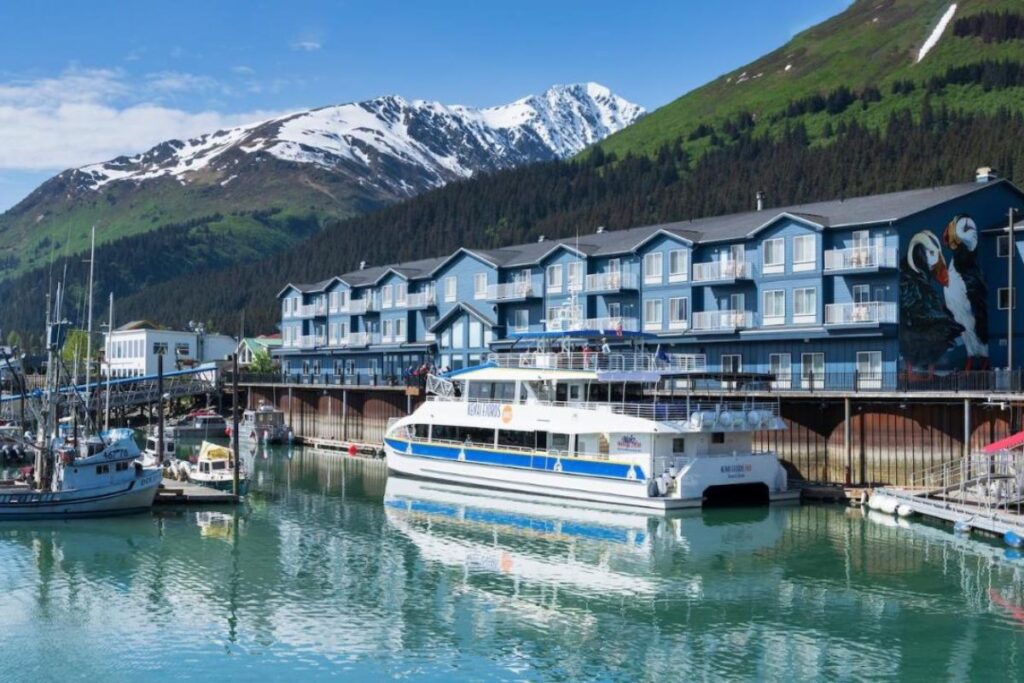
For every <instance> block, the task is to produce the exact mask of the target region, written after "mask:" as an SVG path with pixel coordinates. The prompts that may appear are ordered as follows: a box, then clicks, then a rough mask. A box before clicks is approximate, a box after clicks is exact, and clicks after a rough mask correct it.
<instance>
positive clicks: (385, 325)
mask: <svg viewBox="0 0 1024 683" xmlns="http://www.w3.org/2000/svg"><path fill="white" fill-rule="evenodd" d="M380 340H381V342H382V343H384V344H387V343H388V342H390V341H391V321H390V320H382V321H381V323H380Z"/></svg>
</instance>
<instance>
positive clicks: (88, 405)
mask: <svg viewBox="0 0 1024 683" xmlns="http://www.w3.org/2000/svg"><path fill="white" fill-rule="evenodd" d="M95 262H96V226H95V225H93V226H92V245H91V247H90V248H89V306H88V311H89V312H88V316H89V320H88V322H87V323H86V334H87V335H88V336H87V338H86V340H85V413H86V419H85V422H86V424H88V423H89V413H90V412H91V411H92V387H91V386H90V385H89V382H90V381H91V380H92V282H93V279H92V278H93V265H94V264H95ZM76 378H77V375H76Z"/></svg>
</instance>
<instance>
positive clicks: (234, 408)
mask: <svg viewBox="0 0 1024 683" xmlns="http://www.w3.org/2000/svg"><path fill="white" fill-rule="evenodd" d="M231 452H232V457H233V459H234V463H235V467H234V473H233V474H234V478H233V479H232V481H231V492H232V493H233V494H234V495H235V500H238V493H239V489H238V461H239V456H240V455H241V453H240V452H239V448H238V349H235V355H234V356H232V358H231Z"/></svg>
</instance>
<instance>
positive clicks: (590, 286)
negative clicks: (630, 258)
mask: <svg viewBox="0 0 1024 683" xmlns="http://www.w3.org/2000/svg"><path fill="white" fill-rule="evenodd" d="M638 282H639V278H638V277H637V275H636V273H621V272H620V273H594V274H592V275H588V276H587V291H588V292H618V291H621V290H623V289H637V287H638Z"/></svg>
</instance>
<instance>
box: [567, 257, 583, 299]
mask: <svg viewBox="0 0 1024 683" xmlns="http://www.w3.org/2000/svg"><path fill="white" fill-rule="evenodd" d="M582 289H583V262H582V261H573V262H572V263H570V264H569V291H570V292H578V291H580V290H582Z"/></svg>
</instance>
